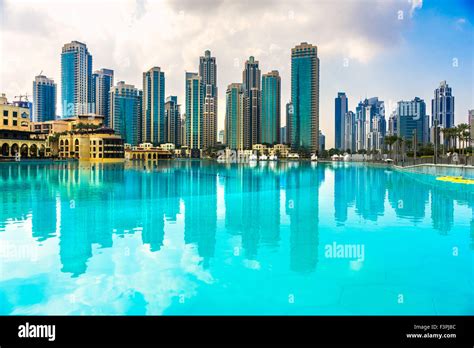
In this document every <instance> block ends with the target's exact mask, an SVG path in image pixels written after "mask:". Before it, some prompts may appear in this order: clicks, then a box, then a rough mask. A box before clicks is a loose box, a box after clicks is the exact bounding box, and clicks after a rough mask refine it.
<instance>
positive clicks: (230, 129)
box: [224, 83, 244, 150]
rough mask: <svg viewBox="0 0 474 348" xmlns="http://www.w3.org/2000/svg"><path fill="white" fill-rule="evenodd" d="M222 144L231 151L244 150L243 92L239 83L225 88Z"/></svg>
mask: <svg viewBox="0 0 474 348" xmlns="http://www.w3.org/2000/svg"><path fill="white" fill-rule="evenodd" d="M224 143H225V144H226V145H227V147H229V148H230V149H233V150H243V149H244V91H243V87H242V84H241V83H231V84H230V85H229V86H228V87H227V91H226V113H225V131H224Z"/></svg>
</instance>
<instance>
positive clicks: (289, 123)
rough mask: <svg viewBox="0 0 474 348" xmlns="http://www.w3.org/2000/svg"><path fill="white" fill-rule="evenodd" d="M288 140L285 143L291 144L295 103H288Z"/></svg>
mask: <svg viewBox="0 0 474 348" xmlns="http://www.w3.org/2000/svg"><path fill="white" fill-rule="evenodd" d="M285 109H286V141H285V142H284V144H291V125H292V123H293V104H291V101H290V102H288V103H286V108H285Z"/></svg>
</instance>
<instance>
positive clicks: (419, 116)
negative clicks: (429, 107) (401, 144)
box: [396, 97, 429, 144]
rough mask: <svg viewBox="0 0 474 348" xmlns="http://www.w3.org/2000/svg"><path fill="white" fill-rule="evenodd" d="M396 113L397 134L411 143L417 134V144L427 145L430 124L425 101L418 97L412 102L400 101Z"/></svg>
mask: <svg viewBox="0 0 474 348" xmlns="http://www.w3.org/2000/svg"><path fill="white" fill-rule="evenodd" d="M396 112H397V113H396V117H397V120H396V134H397V135H398V136H399V137H401V138H403V139H405V140H411V141H413V140H414V136H415V134H416V143H417V144H427V143H428V140H429V124H428V116H427V115H426V104H425V101H424V100H423V99H420V98H418V97H416V98H415V99H413V100H410V101H403V100H402V101H399V102H398V104H397V110H396Z"/></svg>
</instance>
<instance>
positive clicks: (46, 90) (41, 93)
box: [31, 75, 57, 122]
mask: <svg viewBox="0 0 474 348" xmlns="http://www.w3.org/2000/svg"><path fill="white" fill-rule="evenodd" d="M56 93H57V92H56V84H55V83H54V80H52V79H49V78H47V77H46V76H43V75H38V76H36V77H35V80H34V81H33V110H32V111H33V112H32V115H31V120H32V121H34V122H44V121H52V120H54V119H56Z"/></svg>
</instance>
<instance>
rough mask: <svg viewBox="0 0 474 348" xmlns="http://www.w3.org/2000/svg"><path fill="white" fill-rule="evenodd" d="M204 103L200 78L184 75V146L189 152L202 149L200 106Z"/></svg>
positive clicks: (193, 74)
mask: <svg viewBox="0 0 474 348" xmlns="http://www.w3.org/2000/svg"><path fill="white" fill-rule="evenodd" d="M203 102H204V95H203V88H202V81H201V77H200V76H199V74H198V73H192V72H187V73H186V145H187V146H188V148H189V149H191V150H196V149H197V150H200V149H202V148H203V147H202V123H203V122H202V105H203Z"/></svg>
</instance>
